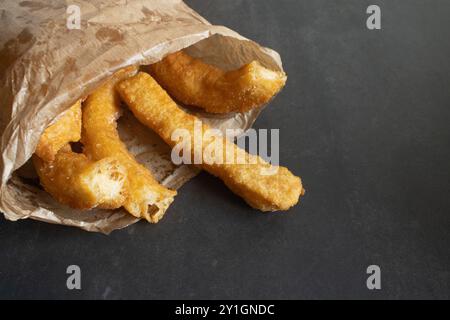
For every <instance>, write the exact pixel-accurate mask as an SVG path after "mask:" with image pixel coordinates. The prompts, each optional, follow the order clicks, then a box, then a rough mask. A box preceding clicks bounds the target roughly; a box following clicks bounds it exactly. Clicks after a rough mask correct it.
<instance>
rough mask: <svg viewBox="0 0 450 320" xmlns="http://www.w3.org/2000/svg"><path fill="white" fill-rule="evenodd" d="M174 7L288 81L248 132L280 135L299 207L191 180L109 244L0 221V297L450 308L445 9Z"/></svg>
mask: <svg viewBox="0 0 450 320" xmlns="http://www.w3.org/2000/svg"><path fill="white" fill-rule="evenodd" d="M187 2H188V4H190V5H191V6H192V7H193V8H194V9H196V10H197V11H198V12H199V13H200V14H202V15H204V16H205V17H206V18H207V19H209V20H210V21H211V22H213V23H215V24H223V25H227V26H229V27H230V28H232V29H235V30H237V31H238V32H240V33H241V34H243V35H245V36H247V37H249V38H251V39H253V40H255V41H257V42H259V43H261V44H263V45H265V46H268V47H271V48H274V49H275V50H277V51H278V52H280V54H281V56H282V58H283V62H284V67H285V69H286V71H287V73H288V75H289V80H288V84H287V86H286V88H285V89H284V90H283V92H282V93H281V94H280V95H279V96H278V97H277V98H276V99H275V100H274V101H273V102H272V103H271V105H270V107H269V108H267V109H266V110H265V111H264V113H263V114H262V116H261V117H260V118H259V119H258V121H257V122H256V125H255V126H256V128H280V134H281V137H280V148H281V163H282V164H283V165H286V166H287V167H289V168H290V169H291V170H292V171H293V172H295V173H296V174H298V175H301V177H302V178H303V180H304V183H305V185H306V188H307V190H308V192H307V195H306V196H305V198H304V199H303V202H302V203H301V204H299V205H298V206H296V207H295V208H293V209H292V210H291V211H290V212H289V213H287V214H266V215H263V214H259V213H258V212H256V211H254V210H252V209H250V208H249V207H248V206H247V205H245V204H244V203H243V201H241V200H240V199H239V198H238V197H236V196H234V195H233V194H232V193H231V192H229V191H228V190H227V189H226V188H225V187H224V186H223V185H222V184H221V183H220V181H218V180H216V179H215V178H212V177H211V176H209V175H207V174H205V173H203V174H201V175H200V176H199V177H198V178H196V179H194V180H193V181H191V182H189V183H188V184H187V185H186V186H184V187H183V188H182V189H181V192H180V193H179V196H178V197H177V199H176V201H175V203H174V204H173V205H172V207H171V208H170V210H169V212H168V214H167V216H166V217H165V218H164V220H163V221H162V222H161V223H160V224H158V225H148V224H147V223H144V222H142V223H138V224H136V225H134V226H131V227H130V228H127V229H125V230H122V231H117V232H114V233H112V234H111V235H110V236H104V235H101V234H91V233H87V232H84V231H81V230H78V229H75V228H68V227H61V226H54V225H49V224H45V223H40V222H36V221H31V220H28V221H21V222H16V223H12V222H7V221H5V220H4V219H0V243H1V250H0V298H96V299H102V298H107V299H110V298H150V299H155V298H162V299H166V298H192V299H196V298H198V299H208V298H282V299H284V298H288V299H297V298H369V299H372V298H449V295H450V284H449V282H450V270H449V269H450V268H449V266H450V254H449V244H450V233H449V231H450V210H449V209H450V188H449V186H450V183H449V180H450V129H449V124H450V60H449V58H450V29H449V17H450V2H449V1H445V0H442V1H437V0H433V1H422V0H417V1H413V0H401V1H400V0H397V1H387V0H386V1H380V0H377V1H361V0H342V1H325V0H320V1H319V0H309V1H298V0H295V1H294V0H291V1H287V0H285V1H273V0H264V1H262V0H258V1H256V0H254V1H250V0H245V1H244V0H241V1H238V0H233V1H230V0H227V1H205V0H195V1H194V0H190V1H187ZM372 3H376V4H378V5H380V6H381V9H382V30H380V31H369V30H367V29H366V27H365V20H366V14H365V10H366V8H367V6H368V5H369V4H372ZM69 264H77V265H79V266H80V267H81V269H82V290H81V291H69V290H67V289H66V287H65V283H66V277H67V275H66V274H65V270H66V267H67V266H68V265H69ZM370 264H377V265H379V266H380V267H381V271H382V290H380V291H377V292H374V291H369V290H368V289H367V288H366V277H367V275H366V273H365V271H366V268H367V266H368V265H370Z"/></svg>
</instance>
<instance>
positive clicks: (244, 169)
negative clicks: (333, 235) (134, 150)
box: [117, 72, 304, 211]
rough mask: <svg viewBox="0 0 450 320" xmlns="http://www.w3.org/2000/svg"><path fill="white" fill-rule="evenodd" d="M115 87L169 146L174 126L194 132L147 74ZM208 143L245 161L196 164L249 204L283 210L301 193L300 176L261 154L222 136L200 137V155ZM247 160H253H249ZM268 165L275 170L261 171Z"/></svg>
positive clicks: (192, 121)
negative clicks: (273, 165) (272, 163)
mask: <svg viewBox="0 0 450 320" xmlns="http://www.w3.org/2000/svg"><path fill="white" fill-rule="evenodd" d="M117 89H118V91H119V93H120V95H121V97H122V99H123V100H124V101H125V102H126V103H127V104H128V106H129V107H130V109H131V111H132V112H133V114H134V115H135V116H136V117H137V119H138V120H139V121H141V122H142V123H143V124H145V125H146V126H148V127H149V128H151V129H153V130H154V131H155V132H156V133H158V134H159V135H160V136H161V137H162V139H163V140H164V141H165V142H166V143H167V144H169V145H170V146H172V147H173V146H174V145H176V144H177V141H172V138H171V137H172V133H173V132H174V131H175V130H177V129H186V130H187V131H188V132H189V133H190V135H191V137H193V136H194V130H195V121H196V120H197V121H198V119H197V118H196V117H195V116H193V115H190V114H188V113H186V112H185V111H183V110H182V109H180V108H179V107H178V106H177V105H176V103H175V102H174V101H173V100H172V99H171V98H170V97H169V95H168V94H167V93H166V92H165V91H164V90H163V89H162V88H161V87H160V86H159V85H158V83H157V82H156V81H155V80H154V79H153V78H152V77H151V76H150V75H148V74H146V73H142V72H141V73H138V74H137V75H136V76H134V77H132V78H129V79H126V80H124V81H122V82H120V83H119V85H118V86H117ZM207 129H209V127H208V126H207V125H203V128H202V130H203V132H204V131H205V130H207ZM210 143H221V144H220V145H223V146H224V149H225V150H223V151H224V152H223V154H226V153H230V152H231V153H233V154H234V155H236V156H240V157H246V158H247V160H249V162H247V164H224V163H222V164H218V163H216V164H208V163H206V162H205V161H203V163H202V164H200V165H199V166H200V167H201V168H203V169H205V170H206V171H208V172H209V173H211V174H213V175H215V176H217V177H219V178H220V179H222V180H223V181H224V182H225V184H226V185H227V186H228V187H229V188H230V189H231V190H232V191H233V192H235V193H236V194H238V195H239V196H241V197H242V198H243V199H244V200H245V201H246V202H247V203H248V204H249V205H251V206H252V207H254V208H256V209H259V210H262V211H277V210H287V209H289V208H290V207H292V206H293V205H295V204H296V203H297V202H298V199H299V197H300V195H301V194H303V192H304V190H303V188H302V184H301V180H300V178H299V177H296V176H294V175H293V174H292V173H291V172H290V171H289V170H288V169H287V168H284V167H271V165H270V164H269V163H267V162H265V161H264V160H263V159H262V158H260V157H258V156H254V155H250V154H248V153H247V152H246V151H245V150H242V149H240V148H238V147H237V146H236V145H235V144H234V143H232V142H230V141H228V140H227V139H225V138H222V137H220V138H214V137H213V138H210V139H209V140H208V139H206V140H205V139H204V140H203V146H202V150H201V152H202V155H203V151H204V150H205V148H206V147H207V146H208V145H209V144H210ZM191 145H192V144H191ZM194 149H195V148H191V151H192V153H194V152H196V151H194ZM193 156H194V155H193ZM251 160H253V161H256V163H257V164H251V162H250V161H251ZM210 163H211V162H210ZM270 169H272V170H271V171H272V172H276V173H275V174H273V175H264V174H262V173H263V172H269V171H268V170H270ZM273 169H275V170H273Z"/></svg>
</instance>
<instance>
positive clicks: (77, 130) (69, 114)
mask: <svg viewBox="0 0 450 320" xmlns="http://www.w3.org/2000/svg"><path fill="white" fill-rule="evenodd" d="M80 137H81V101H80V100H79V101H77V102H76V103H75V104H74V105H73V106H72V107H70V109H68V110H67V111H66V112H64V113H63V115H62V116H61V117H60V118H59V119H58V121H57V122H56V123H54V124H53V125H51V126H49V127H48V128H47V129H45V131H44V133H43V134H42V136H41V138H40V140H39V143H38V145H37V147H36V151H35V153H36V154H37V155H38V156H39V158H41V159H42V160H45V161H52V160H54V159H55V155H56V153H57V152H58V150H59V149H61V148H62V147H63V146H65V145H66V144H67V143H69V142H76V141H79V140H80Z"/></svg>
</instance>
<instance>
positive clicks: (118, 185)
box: [33, 145, 127, 209]
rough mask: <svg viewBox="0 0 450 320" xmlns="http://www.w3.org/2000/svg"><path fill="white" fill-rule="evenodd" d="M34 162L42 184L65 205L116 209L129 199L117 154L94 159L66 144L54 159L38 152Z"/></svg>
mask: <svg viewBox="0 0 450 320" xmlns="http://www.w3.org/2000/svg"><path fill="white" fill-rule="evenodd" d="M33 163H34V166H35V168H36V171H37V174H38V176H39V179H40V182H41V185H42V186H43V187H44V189H45V190H46V191H47V192H48V193H49V194H50V195H51V196H52V197H53V198H55V199H56V200H57V201H59V202H60V203H62V204H65V205H68V206H70V207H72V208H75V209H92V208H95V207H97V206H101V207H102V208H105V209H106V208H107V209H115V208H118V207H121V206H122V204H123V202H124V200H125V195H126V188H125V187H124V186H125V184H126V181H127V179H126V178H127V173H126V170H125V168H124V167H123V166H121V165H120V163H119V162H118V161H117V160H116V159H114V158H113V157H110V158H104V159H101V160H99V161H91V160H89V159H88V158H87V157H86V156H85V155H84V154H79V153H75V152H72V150H71V148H70V146H69V145H66V146H65V147H63V148H61V149H60V150H59V152H58V153H57V154H56V155H55V157H54V160H53V161H45V160H43V159H41V158H40V157H39V156H37V155H36V154H35V155H33Z"/></svg>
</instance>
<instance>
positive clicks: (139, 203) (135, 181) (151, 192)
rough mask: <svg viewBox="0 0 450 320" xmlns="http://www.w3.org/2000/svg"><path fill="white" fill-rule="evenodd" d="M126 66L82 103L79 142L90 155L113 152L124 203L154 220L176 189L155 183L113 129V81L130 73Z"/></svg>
mask: <svg viewBox="0 0 450 320" xmlns="http://www.w3.org/2000/svg"><path fill="white" fill-rule="evenodd" d="M134 72H135V69H128V70H125V71H122V72H120V73H118V74H116V75H115V76H114V77H113V78H112V79H111V80H110V81H108V82H107V83H105V84H104V85H103V86H101V87H100V88H99V89H97V90H96V91H95V92H93V93H92V94H91V95H90V96H89V97H88V98H87V100H86V102H85V104H84V106H83V130H82V138H81V140H82V142H83V145H84V153H85V154H86V155H88V157H90V158H92V159H94V160H95V159H103V158H105V157H111V156H114V157H115V158H116V159H118V161H119V162H120V163H121V164H122V165H123V166H124V167H125V168H126V170H127V172H128V196H127V198H126V200H125V203H124V207H125V209H126V210H127V211H128V212H130V213H131V214H132V215H134V216H136V217H139V218H145V219H147V220H148V221H149V222H153V223H156V222H158V221H159V220H160V219H161V218H162V216H163V215H164V213H165V211H166V209H167V208H168V207H169V205H170V204H171V203H172V201H173V198H174V196H175V195H176V191H172V190H169V189H167V188H165V187H164V186H162V185H161V184H159V183H158V181H156V180H155V178H154V177H153V176H152V174H151V172H150V171H149V170H148V169H147V168H145V167H144V166H143V165H141V164H139V163H138V162H137V161H136V159H135V158H134V157H133V156H132V155H131V154H130V153H129V152H128V150H127V148H126V146H125V144H124V143H123V142H122V141H121V140H120V137H119V134H118V132H117V123H116V121H117V119H118V117H119V115H120V98H119V96H118V94H117V93H116V92H115V90H114V85H115V83H116V82H117V81H118V80H120V79H123V78H126V77H128V76H129V75H130V74H132V73H134Z"/></svg>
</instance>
